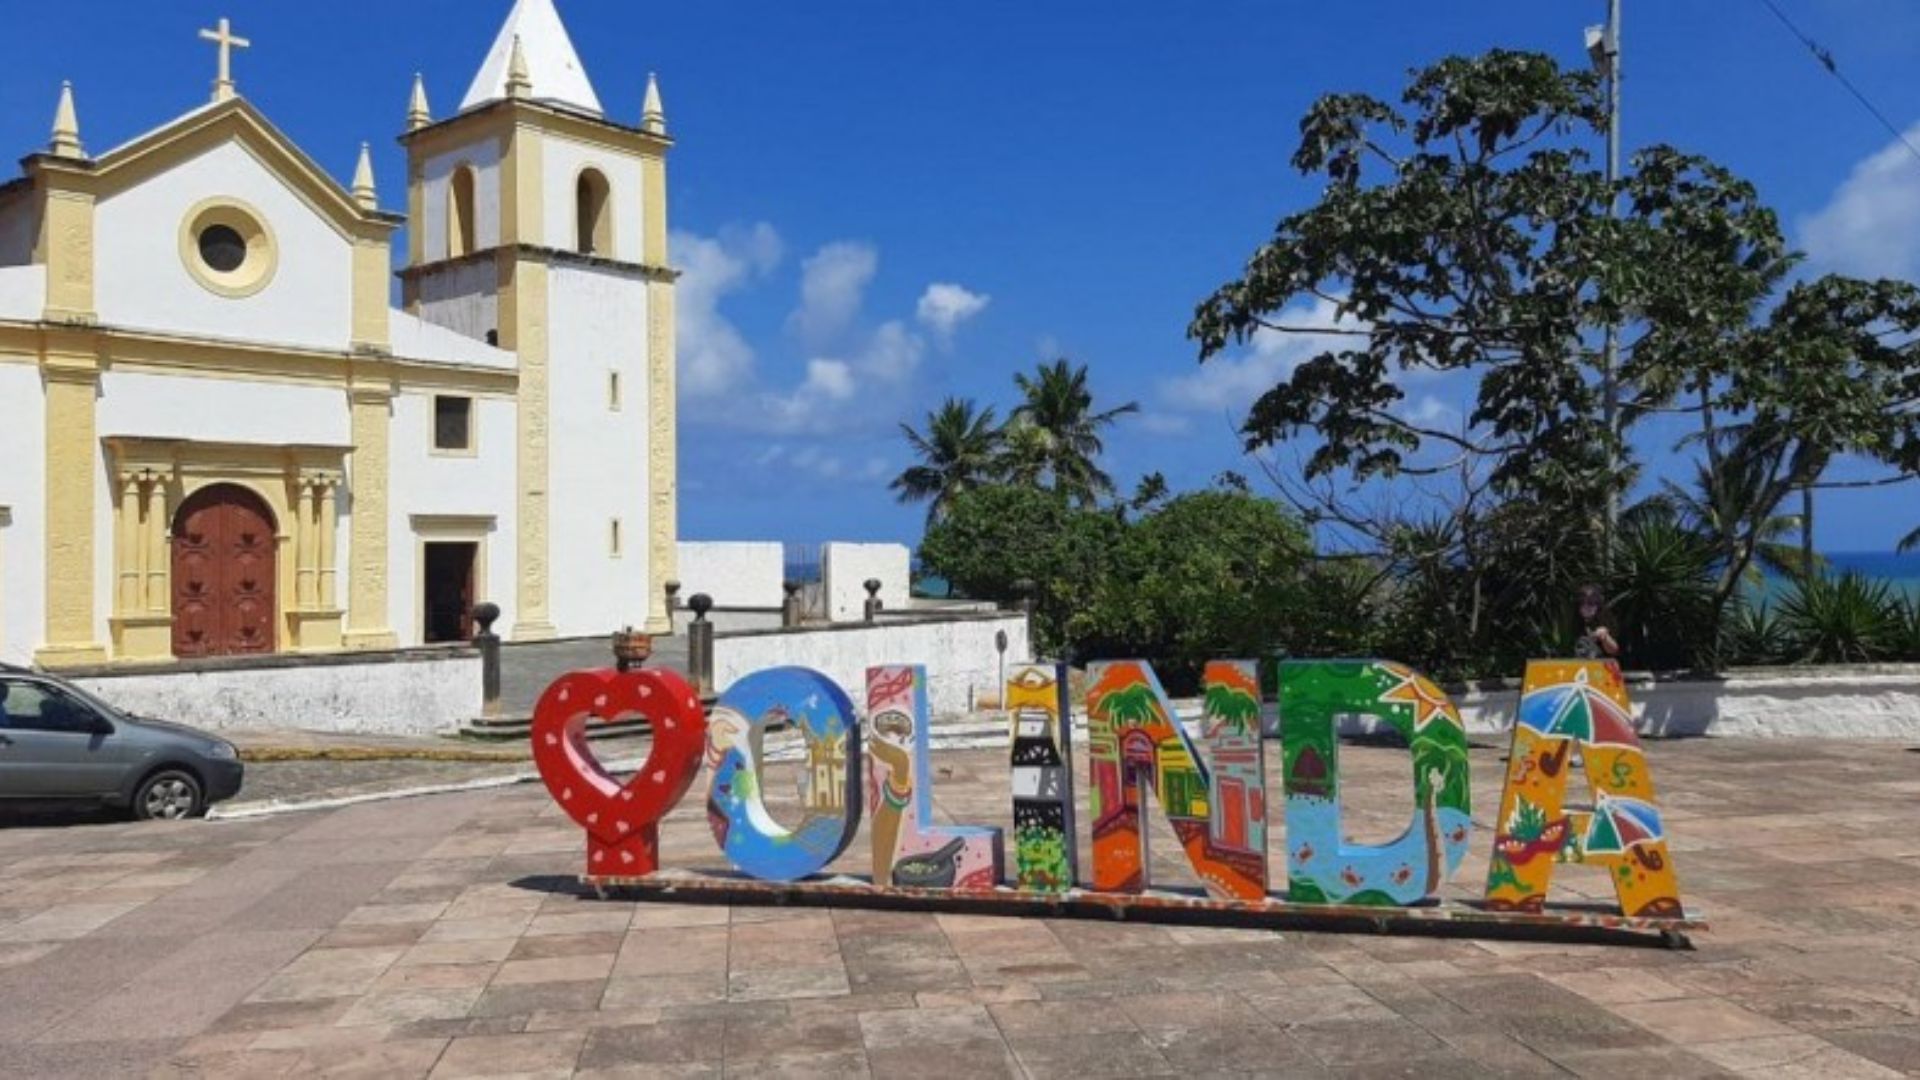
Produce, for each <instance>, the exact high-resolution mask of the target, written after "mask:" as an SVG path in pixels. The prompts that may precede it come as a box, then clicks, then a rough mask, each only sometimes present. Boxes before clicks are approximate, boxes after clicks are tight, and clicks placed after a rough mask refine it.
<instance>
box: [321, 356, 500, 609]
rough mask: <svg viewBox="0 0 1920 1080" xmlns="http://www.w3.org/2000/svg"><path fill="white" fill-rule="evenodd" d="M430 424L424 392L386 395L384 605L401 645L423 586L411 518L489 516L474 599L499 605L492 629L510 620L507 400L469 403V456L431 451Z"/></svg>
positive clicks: (485, 399)
mask: <svg viewBox="0 0 1920 1080" xmlns="http://www.w3.org/2000/svg"><path fill="white" fill-rule="evenodd" d="M432 420H433V395H432V394H428V393H403V394H401V395H399V396H398V397H395V398H394V400H393V428H392V433H391V442H390V444H389V445H390V454H391V456H390V463H391V468H392V470H393V472H392V478H391V482H390V487H389V493H388V500H387V505H388V511H389V517H388V522H387V530H388V534H387V555H388V563H389V571H388V575H387V603H388V605H389V612H390V617H391V619H392V626H393V630H394V634H395V636H396V637H397V638H398V639H399V641H400V643H401V644H402V645H417V644H419V643H420V641H421V634H422V627H421V625H420V614H421V606H422V603H421V602H422V594H423V590H424V588H425V583H424V582H422V581H421V580H420V577H419V562H418V560H419V558H420V550H419V547H420V543H421V534H420V532H419V531H418V529H417V528H416V524H417V523H416V521H415V516H416V515H427V516H441V517H447V516H459V517H491V518H492V519H493V522H492V527H491V529H490V530H489V531H488V532H487V533H486V534H485V536H484V539H483V544H484V548H485V550H484V553H483V557H484V559H485V562H486V565H485V569H484V575H485V576H484V579H483V580H482V582H481V583H480V587H479V589H478V590H477V592H478V594H479V595H478V596H477V597H476V600H491V601H493V602H494V603H496V604H499V605H500V608H501V610H502V611H503V612H504V613H505V618H504V619H503V620H502V625H501V626H500V627H499V628H498V629H500V630H505V629H507V628H509V627H511V625H512V623H513V619H514V604H515V600H516V592H517V590H516V589H515V582H516V581H517V576H516V574H515V569H514V568H515V560H516V555H515V543H516V539H515V537H516V533H515V530H514V522H515V515H516V513H517V512H518V504H519V499H518V496H517V494H516V492H517V491H518V485H517V480H516V476H515V468H516V462H517V460H518V453H517V446H518V438H519V432H518V430H517V423H516V420H517V417H516V410H515V407H514V403H513V401H512V400H511V399H508V398H488V397H482V398H476V399H474V416H473V436H474V438H473V445H474V451H473V453H471V454H446V453H435V452H434V450H433V443H432V434H433V428H432ZM344 524H345V523H343V527H344ZM342 550H345V549H342Z"/></svg>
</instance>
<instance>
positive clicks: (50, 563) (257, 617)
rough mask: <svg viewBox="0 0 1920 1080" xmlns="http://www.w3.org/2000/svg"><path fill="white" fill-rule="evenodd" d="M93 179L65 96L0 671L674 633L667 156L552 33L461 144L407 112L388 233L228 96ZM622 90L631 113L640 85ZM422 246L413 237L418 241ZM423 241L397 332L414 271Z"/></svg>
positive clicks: (32, 305) (4, 586) (25, 382)
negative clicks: (501, 637) (400, 199)
mask: <svg viewBox="0 0 1920 1080" xmlns="http://www.w3.org/2000/svg"><path fill="white" fill-rule="evenodd" d="M202 36H204V37H206V38H208V39H209V40H210V41H212V42H214V44H215V46H216V47H217V49H218V55H219V58H220V66H219V77H218V78H217V79H216V81H215V84H214V93H213V99H212V100H211V101H210V102H208V103H207V104H205V105H203V106H201V107H200V108H197V109H194V110H192V111H190V112H188V113H186V114H185V115H183V116H180V117H178V118H177V119H174V120H172V121H170V122H168V123H166V124H164V125H162V126H160V127H158V128H156V129H155V130H153V131H150V132H148V133H146V134H143V135H140V136H139V137H137V138H135V139H133V140H131V141H129V142H127V143H125V144H123V145H120V146H118V147H115V148H113V149H110V150H106V151H104V152H101V153H99V154H97V155H94V154H90V153H89V152H88V150H87V148H86V146H85V144H84V142H83V141H82V138H81V128H80V125H79V123H78V114H77V111H76V109H75V105H74V98H73V94H72V91H71V89H70V88H69V89H63V91H62V93H61V97H60V100H59V105H58V108H57V111H56V117H55V122H54V131H53V138H52V141H51V143H50V144H49V146H48V148H47V149H46V150H45V151H43V152H40V153H36V154H33V155H31V156H29V157H27V158H26V159H24V161H23V164H22V175H21V176H20V177H19V178H18V179H16V180H13V181H12V182H9V183H6V184H4V185H0V661H7V662H13V663H29V662H33V663H39V664H42V665H44V666H47V667H53V668H58V667H63V666H75V665H85V664H98V663H108V662H122V661H126V662H165V661H169V660H173V659H179V658H196V657H213V656H224V655H232V654H249V653H273V652H323V651H334V650H343V649H344V650H352V649H379V648H391V647H395V646H408V645H416V644H425V643H432V642H439V641H452V640H460V639H462V638H464V637H466V636H467V635H469V634H470V633H471V631H472V625H471V610H472V608H473V606H474V605H475V604H476V603H479V602H481V601H491V602H493V603H496V604H498V605H499V606H500V608H501V609H502V612H503V616H502V619H501V623H500V626H499V627H498V628H497V629H498V630H500V631H501V632H503V633H504V634H505V635H506V636H507V637H509V638H510V639H521V640H538V639H544V638H551V637H556V636H573V635H589V634H600V633H605V632H607V631H610V630H613V629H616V628H619V627H621V626H625V625H634V626H641V625H646V626H649V627H651V628H653V629H661V628H663V626H664V623H665V621H666V604H665V594H664V590H663V585H664V584H665V582H666V581H667V580H668V579H669V578H671V577H672V576H673V574H674V552H675V540H676V526H675V512H676V507H675V455H674V445H675V439H676V425H675V403H674V336H673V296H674V280H675V276H676V275H675V273H674V271H673V270H671V269H670V268H669V266H668V262H667V251H666V239H667V224H666V175H665V161H666V154H667V151H668V150H669V148H670V147H671V145H672V143H671V140H670V139H669V137H668V136H667V132H666V122H665V116H664V114H663V112H662V110H661V108H660V103H659V95H658V91H657V88H655V87H654V86H653V84H652V83H651V81H650V80H649V82H648V83H647V84H646V96H645V104H644V106H643V108H642V110H641V116H640V118H639V122H638V123H637V124H632V125H629V124H626V123H622V122H620V121H618V120H615V119H613V118H611V117H609V115H607V114H606V113H605V112H603V110H602V108H601V105H600V101H599V98H598V97H597V95H596V94H595V91H594V89H593V86H592V84H591V82H590V81H589V79H588V78H587V75H586V72H585V71H584V69H583V68H582V66H581V64H580V61H579V58H578V56H577V54H576V53H575V51H574V49H573V46H572V44H571V42H570V41H569V39H568V36H567V31H566V29H565V28H564V26H562V24H561V22H560V19H559V16H558V14H557V13H556V12H555V10H554V8H553V4H552V0H518V2H517V3H516V4H515V5H514V7H513V9H512V11H511V12H510V13H509V15H508V16H507V20H506V23H505V25H504V26H503V27H502V28H501V30H500V34H499V37H498V39H497V40H496V42H495V44H494V46H493V48H492V50H491V51H490V53H489V54H488V56H487V58H486V60H485V62H484V64H483V65H482V67H481V69H480V72H479V74H478V75H477V76H476V77H475V79H474V80H473V83H472V86H471V88H470V89H469V91H468V93H467V95H466V97H465V99H464V100H463V101H462V103H461V106H460V108H459V110H458V111H457V112H456V113H454V114H453V115H451V116H449V117H447V118H445V119H440V120H437V121H436V120H435V119H434V118H433V117H432V115H431V111H430V109H429V106H428V103H427V96H426V93H425V87H424V86H423V85H422V84H421V83H420V82H416V84H415V86H414V92H413V96H412V100H411V102H410V103H409V108H408V113H407V121H406V131H405V133H404V134H403V135H402V136H401V142H402V144H403V145H404V146H405V148H406V155H407V162H408V173H407V178H406V181H407V183H406V208H407V212H406V214H405V215H404V216H402V215H400V214H398V213H393V212H389V211H387V210H384V209H382V208H381V206H380V201H379V197H378V192H377V190H376V187H375V183H374V176H373V171H372V168H371V161H370V157H369V155H368V154H367V152H366V149H365V148H364V147H363V148H362V153H361V160H360V165H359V168H358V170H357V171H356V175H355V176H354V177H353V179H352V182H351V183H350V184H348V185H344V186H343V185H342V184H341V183H339V182H338V181H337V180H335V179H334V178H332V177H331V176H329V175H328V174H327V173H326V172H325V171H324V170H322V169H321V168H319V167H318V166H317V165H315V163H314V162H313V161H312V159H311V158H309V157H308V156H307V155H306V154H305V153H304V152H303V151H302V150H301V149H300V148H299V147H297V146H295V145H294V144H293V143H292V142H291V141H290V140H289V139H288V138H287V136H286V135H284V134H283V133H282V132H281V131H280V130H279V129H277V128H276V127H274V125H273V124H272V123H271V122H270V121H269V120H268V119H267V118H266V117H265V116H264V115H263V114H262V113H261V111H260V110H259V109H258V108H256V107H255V106H254V105H253V104H252V103H250V102H249V101H247V100H246V98H245V97H243V96H242V95H241V94H239V93H238V92H237V90H236V89H235V85H234V81H233V78H232V74H231V68H230V66H229V65H230V59H229V58H230V50H232V49H234V48H239V47H244V46H246V45H248V44H249V43H248V42H246V41H245V40H244V39H240V38H236V37H234V36H233V34H232V32H231V30H230V28H229V27H228V26H227V24H226V22H225V20H222V22H221V24H220V26H219V28H218V29H217V30H215V31H206V32H203V35H202ZM636 89H637V86H636ZM403 229H404V231H403ZM401 236H404V238H405V240H404V243H405V249H404V260H403V263H402V266H401V268H400V270H399V297H400V305H399V306H398V307H395V306H393V303H392V296H393V280H394V269H395V267H394V258H395V248H396V243H397V241H398V238H399V237H401Z"/></svg>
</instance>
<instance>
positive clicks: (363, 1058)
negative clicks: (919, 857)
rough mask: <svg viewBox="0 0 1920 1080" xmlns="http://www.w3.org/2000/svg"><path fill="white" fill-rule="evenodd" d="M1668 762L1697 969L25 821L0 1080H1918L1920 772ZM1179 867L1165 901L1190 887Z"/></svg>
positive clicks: (489, 799)
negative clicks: (971, 913) (665, 886)
mask: <svg viewBox="0 0 1920 1080" xmlns="http://www.w3.org/2000/svg"><path fill="white" fill-rule="evenodd" d="M1649 750H1650V755H1651V760H1652V763H1653V765H1654V768H1655V770H1656V773H1657V778H1658V781H1659V783H1660V788H1661V791H1662V793H1663V802H1664V804H1665V806H1666V808H1667V813H1668V818H1669V831H1670V833H1671V834H1672V836H1673V837H1674V840H1675V845H1674V846H1675V853H1676V858H1677V860H1678V866H1679V872H1680V880H1681V883H1682V886H1683V889H1684V890H1685V893H1686V897H1687V900H1688V901H1689V903H1690V905H1691V906H1693V907H1695V908H1696V909H1704V910H1705V912H1706V913H1707V915H1708V916H1709V917H1710V918H1711V919H1712V922H1713V929H1712V930H1711V931H1710V932H1707V933H1703V934H1699V935H1697V936H1696V938H1695V941H1696V944H1697V949H1696V950H1695V951H1690V952H1687V951H1666V950H1660V949H1644V948H1631V947H1618V946H1593V945H1558V944H1536V943H1512V942H1505V943H1503V942H1477V941H1465V940H1440V939H1428V938H1418V937H1379V936H1360V935H1355V936H1341V935H1322V934H1307V933H1297V932H1292V931H1289V932H1285V933H1273V932H1266V931H1251V930H1219V929H1199V928H1182V927H1166V926H1154V925H1145V924H1137V923H1111V922H1084V921H1064V920H1063V921H1039V920H1005V919H994V918H987V917H957V916H949V915H936V914H917V913H880V912H867V911H836V912H825V911H818V910H785V909H758V908H748V907H735V908H732V909H728V908H725V907H693V906H671V905H659V904H641V903H634V902H625V901H602V900H599V899H595V898H592V897H590V896H583V895H581V893H580V891H579V890H578V889H577V888H576V887H575V886H574V884H573V879H572V875H573V874H575V873H576V872H577V871H578V869H579V865H580V863H581V850H582V837H581V834H580V832H579V830H578V829H577V828H576V827H575V826H574V825H573V824H572V823H571V822H569V821H567V820H566V819H565V818H564V817H562V816H561V815H560V814H559V812H558V811H557V810H556V809H555V808H554V807H553V806H552V805H551V804H550V803H549V801H548V798H547V796H546V793H545V792H544V791H543V790H541V789H540V788H538V787H537V786H522V787H517V788H511V789H506V790H497V791H487V792H479V793H472V794H462V795H448V796H436V797H430V798H421V799H413V800H403V801H393V802H384V803H375V804H367V805H360V806H354V807H350V808H347V809H344V810H339V811H335V812H331V813H305V814H290V815H284V816H278V817H270V818H264V819H257V820H244V821H235V822H199V823H191V824H185V825H179V826H165V825H132V824H91V825H75V826H70V827H63V828H14V829H8V830H5V831H0V1076H7V1077H16V1076H17V1077H46V1076H87V1077H94V1076H146V1075H155V1076H243V1077H254V1076H280V1075H312V1074H323V1075H360V1076H370V1077H407V1076H429V1075H431V1076H434V1077H451V1076H472V1075H509V1074H512V1075H553V1076H566V1075H569V1074H577V1075H582V1076H719V1075H729V1076H732V1075H739V1076H759V1075H767V1076H861V1075H873V1076H926V1077H953V1076H1031V1077H1053V1076H1073V1077H1094V1076H1110V1075H1168V1074H1174V1075H1182V1076H1206V1075H1225V1074H1241V1075H1273V1076H1322V1075H1340V1076H1346V1075H1363V1076H1364V1075H1417V1076H1497V1075H1520V1076H1535V1075H1542V1076H1544V1075H1567V1074H1570V1073H1571V1074H1577V1075H1600V1074H1609V1075H1619V1076H1634V1075H1666V1076H1705V1075H1721V1074H1731V1073H1743V1074H1749V1075H1756V1076H1807V1077H1841V1076H1883V1075H1897V1074H1898V1073H1899V1072H1901V1071H1920V775H1917V774H1920V756H1916V755H1915V754H1913V753H1910V752H1908V751H1907V749H1906V748H1905V747H1903V746H1899V745H1895V744H1859V743H1852V744H1849V743H1841V742H1837V741H1836V742H1804V743H1803V742H1789V741H1767V742H1736V741H1718V740H1714V741H1707V740H1697V741H1688V742H1658V743H1653V744H1651V745H1650V747H1649ZM1273 752H1274V751H1272V750H1270V755H1271V754H1272V753H1273ZM1500 758H1501V754H1500V751H1499V750H1498V749H1496V748H1492V747H1480V748H1477V749H1476V750H1475V751H1474V766H1475V773H1474V775H1475V778H1476V780H1477V781H1478V785H1479V790H1478V791H1477V792H1476V795H1477V802H1476V805H1477V806H1478V808H1479V809H1480V814H1479V815H1478V817H1479V819H1480V820H1481V824H1482V829H1481V831H1480V833H1479V834H1478V842H1477V843H1476V845H1475V847H1476V853H1475V856H1474V858H1473V859H1472V861H1470V862H1469V864H1468V865H1467V866H1465V867H1463V868H1462V871H1461V873H1460V874H1459V875H1458V877H1457V878H1456V881H1455V885H1454V886H1453V887H1452V889H1453V892H1454V893H1455V894H1456V895H1463V896H1464V895H1470V894H1471V893H1472V892H1473V891H1474V889H1475V887H1476V886H1477V884H1478V881H1479V878H1480V875H1481V874H1482V873H1484V870H1485V857H1486V853H1485V846H1486V843H1487V842H1488V837H1489V836H1490V835H1491V832H1490V830H1489V829H1487V828H1485V825H1486V817H1487V815H1488V813H1489V812H1490V810H1489V808H1491V807H1492V806H1494V805H1495V803H1496V801H1497V798H1498V791H1497V784H1498V778H1499V776H1500ZM934 760H935V767H936V769H937V771H939V772H940V773H941V776H940V778H939V784H940V789H939V796H940V803H941V808H942V811H943V813H950V814H951V815H953V816H954V817H956V818H958V819H961V820H971V821H979V822H994V821H1000V822H1002V823H1004V822H1005V819H1006V817H1007V814H1008V811H1007V797H1006V783H1007V780H1006V771H1005V768H1004V766H1003V765H1002V764H1001V757H1000V755H999V754H997V753H994V752H988V751H968V752H955V753H947V754H939V755H936V756H935V759H934ZM1276 767H1277V762H1273V761H1270V764H1269V769H1270V770H1273V769H1275V768H1276ZM786 768H789V767H782V766H776V767H774V768H773V769H771V770H770V771H771V773H772V774H773V775H772V784H773V786H774V787H775V788H777V789H780V790H786V791H788V792H789V793H790V792H791V789H792V788H793V787H794V783H793V782H792V778H793V777H794V775H795V774H794V773H792V772H790V771H788V772H784V773H783V772H782V769H786ZM1342 775H1343V778H1345V779H1346V780H1347V792H1348V796H1347V797H1348V800H1349V812H1350V814H1351V815H1352V826H1351V830H1352V831H1353V832H1354V833H1355V834H1356V838H1358V839H1362V840H1379V839H1385V838H1386V837H1388V836H1390V835H1391V834H1393V833H1394V832H1397V831H1398V829H1399V827H1400V826H1401V825H1403V824H1404V821H1405V814H1406V806H1407V802H1408V795H1407V794H1406V787H1407V779H1406V759H1405V756H1404V752H1401V751H1395V750H1391V749H1384V748H1375V747H1355V746H1349V747H1346V748H1344V749H1343V763H1342ZM704 784H705V780H704V778H703V779H702V780H701V781H699V782H698V783H697V785H696V789H695V792H694V794H693V795H692V796H690V797H689V799H688V800H687V801H686V802H685V803H683V804H682V805H681V807H680V808H679V809H678V810H677V811H676V812H675V814H674V816H673V817H672V818H671V819H670V820H669V821H668V823H667V824H666V827H665V839H664V845H663V846H664V849H665V861H666V863H667V864H668V865H669V866H674V867H683V868H708V869H719V868H720V867H721V866H722V865H723V864H722V862H721V860H720V858H719V855H718V853H717V851H716V849H715V848H714V845H713V842H712V839H711V837H710V835H709V833H708V830H707V826H706V822H705V819H704V816H703V813H702V809H701V802H702V796H703V795H704ZM788 803H789V806H790V803H791V799H789V800H788ZM776 809H779V806H778V805H777V804H776ZM1156 840H1157V841H1159V842H1158V843H1157V846H1156V850H1155V858H1156V864H1155V870H1156V873H1157V874H1158V876H1159V880H1161V881H1163V882H1179V881H1186V880H1190V878H1188V877H1187V876H1186V875H1185V874H1184V873H1182V872H1181V867H1180V866H1179V865H1178V864H1177V863H1174V862H1169V861H1167V859H1168V857H1169V856H1171V857H1173V858H1175V859H1177V858H1178V849H1177V848H1176V847H1175V846H1174V845H1173V843H1172V837H1171V836H1170V835H1169V834H1166V833H1165V832H1161V833H1160V834H1159V835H1158V836H1157V837H1156ZM865 843H866V836H865V833H864V831H863V832H862V834H861V836H860V837H859V839H858V840H857V841H856V843H855V846H854V848H853V849H852V850H850V851H849V852H848V854H847V855H846V856H845V857H844V858H843V859H842V861H841V862H840V863H839V864H836V869H845V870H848V871H858V870H861V869H862V868H864V865H865V862H866V859H865V854H864V851H863V850H862V849H863V848H864V846H865ZM1083 843H1084V841H1083ZM1279 844H1280V840H1279V838H1278V837H1276V838H1275V850H1276V851H1278V850H1280V848H1279ZM1083 853H1084V849H1083ZM1276 862H1277V860H1276ZM1560 883H1561V885H1562V888H1561V890H1560V892H1559V895H1560V896H1561V897H1564V898H1569V899H1577V898H1579V897H1581V896H1582V895H1585V896H1588V897H1592V896H1595V895H1598V892H1597V891H1596V890H1600V891H1604V889H1605V887H1606V885H1605V880H1604V878H1603V877H1601V876H1600V875H1599V873H1598V872H1597V871H1595V870H1592V869H1590V868H1581V867H1568V868H1563V871H1562V874H1561V876H1560Z"/></svg>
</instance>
